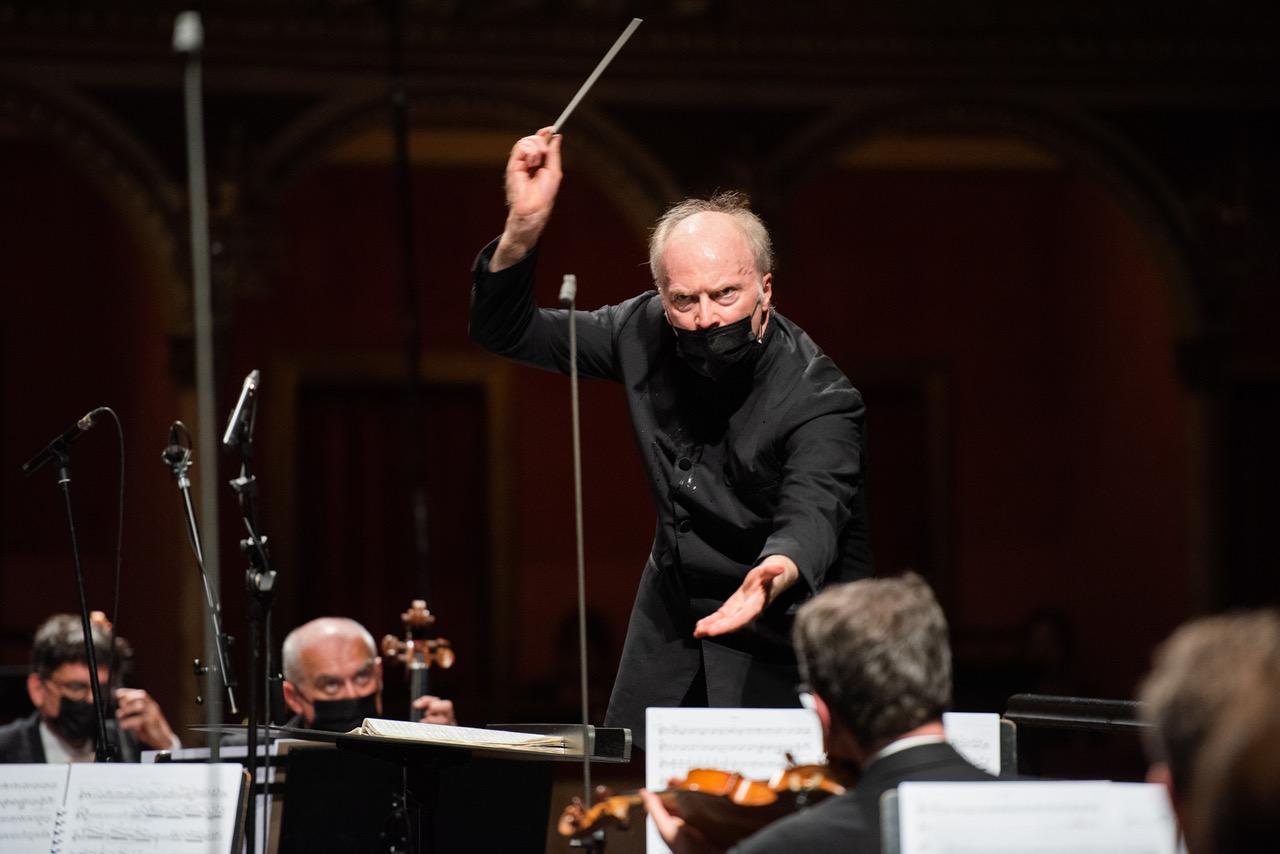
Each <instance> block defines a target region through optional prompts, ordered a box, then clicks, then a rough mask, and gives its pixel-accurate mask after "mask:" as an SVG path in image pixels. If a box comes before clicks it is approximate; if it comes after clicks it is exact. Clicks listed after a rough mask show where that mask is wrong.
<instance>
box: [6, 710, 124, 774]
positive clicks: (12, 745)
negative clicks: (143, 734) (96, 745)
mask: <svg viewBox="0 0 1280 854" xmlns="http://www.w3.org/2000/svg"><path fill="white" fill-rule="evenodd" d="M107 741H108V742H112V741H114V742H115V743H116V744H117V745H118V746H119V748H120V759H121V761H123V762H137V761H138V758H139V748H138V742H137V741H136V740H135V739H134V738H133V736H132V735H129V734H126V735H125V737H124V738H123V739H121V738H119V730H118V729H117V728H116V722H115V721H114V720H109V721H107ZM5 762H26V763H29V764H30V763H35V764H42V763H44V762H45V756H44V744H43V743H42V742H41V741H40V713H39V712H38V711H37V712H32V713H31V714H30V715H28V716H27V717H25V718H19V719H18V720H16V721H12V722H11V723H7V724H5V725H4V726H0V763H5Z"/></svg>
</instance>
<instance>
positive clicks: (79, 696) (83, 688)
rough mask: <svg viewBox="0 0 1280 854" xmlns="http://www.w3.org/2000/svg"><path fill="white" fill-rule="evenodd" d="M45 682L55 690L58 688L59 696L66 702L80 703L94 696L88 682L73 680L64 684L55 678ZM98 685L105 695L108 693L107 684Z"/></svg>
mask: <svg viewBox="0 0 1280 854" xmlns="http://www.w3.org/2000/svg"><path fill="white" fill-rule="evenodd" d="M44 681H45V682H46V683H48V684H50V685H52V686H53V687H54V688H57V689H58V696H60V697H62V698H63V699H64V700H71V701H72V702H79V701H82V700H87V699H89V697H90V696H92V694H93V688H92V687H91V686H90V685H89V683H88V682H81V681H79V680H71V681H68V682H63V681H62V680H60V679H53V678H48V679H45V680H44ZM98 685H99V686H100V687H101V688H102V692H103V693H104V694H105V693H107V686H106V685H105V684H103V683H101V682H99V683H98Z"/></svg>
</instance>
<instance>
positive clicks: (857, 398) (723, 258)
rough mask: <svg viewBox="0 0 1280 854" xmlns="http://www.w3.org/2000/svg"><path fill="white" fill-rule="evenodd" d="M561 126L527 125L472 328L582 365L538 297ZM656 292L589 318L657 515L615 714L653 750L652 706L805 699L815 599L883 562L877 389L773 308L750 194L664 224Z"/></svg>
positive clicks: (581, 327)
mask: <svg viewBox="0 0 1280 854" xmlns="http://www.w3.org/2000/svg"><path fill="white" fill-rule="evenodd" d="M561 139H562V138H561V137H560V136H559V135H553V134H552V133H551V129H550V128H543V129H542V130H540V131H538V132H537V133H536V134H534V135H532V136H526V137H524V138H522V139H520V140H519V141H518V142H517V143H516V144H515V146H514V148H512V150H511V155H510V157H509V159H508V161H507V169H506V196H507V220H506V226H505V228H504V230H503V232H502V236H501V237H500V238H499V239H498V240H496V241H495V242H493V243H490V244H489V245H488V246H486V247H485V248H484V249H483V250H481V252H480V255H479V256H478V258H477V259H476V262H475V266H474V268H473V290H472V302H471V336H472V338H473V339H474V340H475V341H476V342H477V343H478V344H480V345H481V346H483V347H485V348H486V349H488V350H490V351H492V352H494V353H497V354H499V355H502V356H506V357H509V358H512V359H516V360H518V361H520V362H524V363H526V364H530V365H534V366H536V367H540V368H545V369H549V370H554V371H559V372H561V373H568V372H569V367H570V366H569V357H568V315H567V312H566V311H565V310H561V309H539V308H538V307H537V306H536V305H535V304H534V302H533V296H532V292H533V281H534V267H535V264H536V262H537V246H538V241H539V238H540V237H541V235H542V232H543V230H544V229H545V228H546V226H547V223H548V221H549V219H550V216H551V211H552V207H553V206H554V204H555V199H556V194H557V192H558V190H559V187H560V181H561V178H562V172H561V160H560V149H561ZM649 265H650V268H651V272H652V274H653V282H654V286H655V289H654V290H650V291H646V292H645V293H642V294H640V295H639V296H636V297H633V298H631V299H629V300H626V301H625V302H622V303H619V304H617V305H610V306H605V307H603V308H599V309H596V310H595V311H589V312H587V311H580V312H578V315H577V339H578V370H579V373H580V374H581V375H582V376H586V377H595V378H603V379H610V380H613V381H615V382H619V383H621V384H622V386H623V388H624V389H625V392H626V396H627V403H628V406H629V408H630V414H631V422H632V426H633V428H634V430H635V436H636V440H637V443H638V447H639V449H640V452H641V456H642V458H643V462H644V466H645V470H646V475H647V477H648V480H649V484H650V486H651V488H652V493H653V498H654V503H655V508H656V510H657V516H658V524H657V531H656V534H655V537H654V542H653V547H652V549H651V551H650V553H649V558H648V561H647V562H646V564H645V567H644V571H643V573H642V574H641V577H640V584H639V589H638V591H637V593H636V600H635V605H634V607H633V609H632V613H631V620H630V624H629V627H628V630H627V637H626V642H625V644H624V646H623V651H622V661H621V663H620V664H619V668H618V677H617V681H616V682H615V683H614V687H613V693H612V696H611V698H610V701H609V710H608V713H607V714H606V717H605V724H606V725H609V726H626V727H630V728H631V729H632V730H633V732H634V733H635V737H636V742H637V743H638V744H639V745H641V746H643V745H644V742H645V739H644V731H643V724H644V710H645V708H646V707H648V706H708V705H710V706H757V707H761V706H763V707H768V706H794V705H796V702H797V701H796V694H795V685H796V683H797V682H798V681H799V674H798V670H797V667H796V660H795V655H794V652H793V651H792V648H791V644H790V631H791V623H792V620H793V616H794V613H795V610H796V608H797V607H798V605H799V604H800V603H801V602H803V601H804V600H806V599H808V598H810V597H812V596H813V595H814V594H815V593H816V592H817V591H819V590H821V589H822V588H823V587H825V586H827V585H830V584H833V583H837V582H844V581H853V580H855V579H858V578H862V577H865V576H868V575H870V573H871V555H870V549H869V546H868V541H867V520H866V509H865V503H864V494H863V485H862V473H863V414H864V407H863V403H862V397H861V395H860V394H859V393H858V391H857V390H856V389H855V388H854V387H853V386H852V385H850V383H849V381H848V379H846V378H845V376H844V374H843V373H841V371H840V370H839V368H837V367H836V366H835V364H834V363H833V362H832V361H831V359H829V358H828V357H827V356H826V355H824V354H823V352H822V350H820V349H819V348H818V346H817V345H816V344H815V343H814V342H813V341H812V339H810V338H809V336H808V335H806V334H805V333H804V331H803V330H801V329H800V328H799V327H798V326H796V325H795V324H794V323H792V322H791V321H789V320H787V319H786V318H785V317H783V316H782V315H780V314H778V313H777V312H776V311H774V309H773V305H772V298H773V273H772V269H773V250H772V245H771V241H770V238H769V233H768V231H767V230H766V229H765V226H764V224H763V222H761V220H760V218H759V217H758V216H756V214H754V213H753V212H752V211H751V210H750V208H749V207H748V206H747V200H746V198H745V197H744V196H742V195H741V194H737V193H722V194H719V195H716V196H714V197H713V198H711V199H689V200H687V201H684V202H681V203H679V204H677V205H675V206H674V207H672V208H671V209H670V210H668V211H667V212H666V213H665V214H663V215H662V217H660V218H659V220H658V221H657V223H656V224H655V226H654V229H653V234H652V237H651V239H650V243H649Z"/></svg>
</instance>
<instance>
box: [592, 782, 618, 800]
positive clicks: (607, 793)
mask: <svg viewBox="0 0 1280 854" xmlns="http://www.w3.org/2000/svg"><path fill="white" fill-rule="evenodd" d="M613 796H614V791H613V789H611V788H609V787H608V786H604V785H600V786H596V800H597V801H603V800H605V799H606V798H612V797H613Z"/></svg>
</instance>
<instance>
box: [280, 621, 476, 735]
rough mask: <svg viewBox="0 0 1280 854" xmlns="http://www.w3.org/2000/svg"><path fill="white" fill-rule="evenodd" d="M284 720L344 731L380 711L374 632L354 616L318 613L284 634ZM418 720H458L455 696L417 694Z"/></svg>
mask: <svg viewBox="0 0 1280 854" xmlns="http://www.w3.org/2000/svg"><path fill="white" fill-rule="evenodd" d="M283 659H284V701H285V703H287V704H288V706H289V708H290V709H292V710H293V712H294V717H293V718H292V719H291V720H290V721H288V722H287V723H286V726H293V727H305V728H307V729H319V730H327V731H330V732H347V731H349V730H352V729H354V728H356V727H358V726H360V723H361V721H363V720H364V719H365V718H376V717H381V715H382V658H381V657H380V656H379V655H378V648H377V647H376V646H375V645H374V641H373V635H371V634H369V632H368V630H366V629H365V627H364V626H362V625H360V624H359V623H357V622H356V621H355V620H350V619H347V618H346V617H320V618H318V619H315V620H312V621H311V622H309V623H304V624H302V625H301V626H299V627H298V628H296V629H294V630H293V631H291V632H290V633H289V635H288V636H287V637H286V638H285V639H284V651H283ZM413 708H414V709H415V710H416V711H418V712H421V713H422V718H421V722H422V723H432V724H456V723H457V720H456V719H455V718H454V714H453V701H451V700H442V699H440V698H439V697H434V696H430V695H428V696H425V697H419V698H417V699H416V700H414V702H413Z"/></svg>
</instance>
